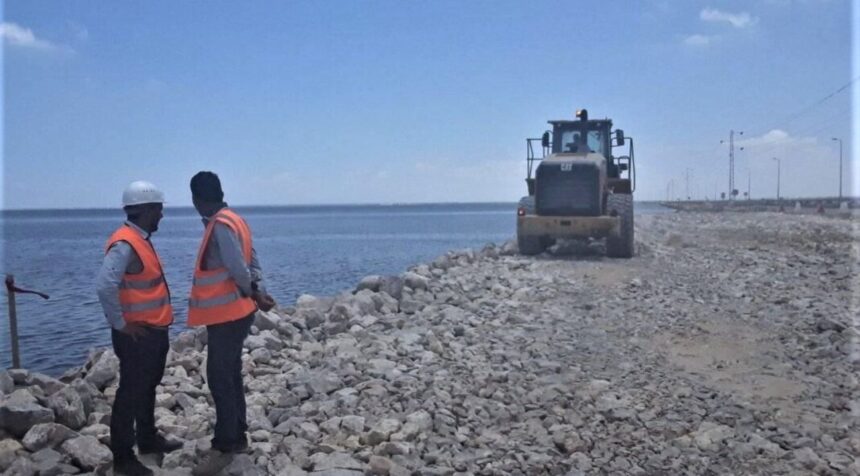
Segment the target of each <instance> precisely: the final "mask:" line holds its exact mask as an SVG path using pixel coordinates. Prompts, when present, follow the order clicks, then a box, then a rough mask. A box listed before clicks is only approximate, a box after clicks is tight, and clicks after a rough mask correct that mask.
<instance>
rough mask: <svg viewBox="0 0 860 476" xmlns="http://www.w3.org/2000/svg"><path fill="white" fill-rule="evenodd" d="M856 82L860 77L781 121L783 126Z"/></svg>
mask: <svg viewBox="0 0 860 476" xmlns="http://www.w3.org/2000/svg"><path fill="white" fill-rule="evenodd" d="M858 80H860V76H857V77H856V78H854V79H852V80H851V81H848V82H847V83H845V84H843V85H842V86H839V87H838V88H836V90H834V91H832V92H831V93H829V94H827V95H826V96H824V97H822V98H821V99H819V100H817V101H815V102H814V103H812V104H810V105H808V106H806V107H804V108H803V109H801V110H800V111H798V112H796V113H794V114H792V115H790V116H789V117H788V118H786V119H785V120H784V121H783V125H786V124H788V123H790V122H792V121H795V120H797V119H798V118H800V117H803V116H804V115H806V113H808V112H809V111H811V110H812V109H815V108H816V107H818V106H820V105H822V104H824V103H825V102H827V101H828V100H830V99H831V98H833V97H834V96H836V95H837V94H839V93H841V92H843V91H847V90H848V89H849V88H850V87H851V86H852V85H853V84H854V83H856V82H857V81H858ZM770 129H774V128H773V127H771V128H770ZM764 132H766V131H764ZM758 134H759V133H758V132H757V133H756V134H751V135H758Z"/></svg>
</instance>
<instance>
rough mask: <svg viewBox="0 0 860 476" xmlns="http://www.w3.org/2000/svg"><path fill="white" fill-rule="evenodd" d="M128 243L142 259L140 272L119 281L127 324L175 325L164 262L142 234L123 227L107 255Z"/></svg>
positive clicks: (120, 296)
mask: <svg viewBox="0 0 860 476" xmlns="http://www.w3.org/2000/svg"><path fill="white" fill-rule="evenodd" d="M120 241H122V242H125V243H127V244H128V245H129V246H131V248H132V249H133V250H134V252H135V254H136V255H137V257H138V258H139V259H140V262H141V264H142V265H143V269H142V270H141V272H140V273H136V274H130V273H125V274H124V275H123V277H122V280H121V281H120V282H119V286H118V287H119V302H120V308H121V310H122V317H123V320H125V322H130V323H137V324H146V325H150V326H158V327H165V326H169V325H170V324H172V323H173V307H172V306H171V305H170V289H169V288H168V287H167V281H166V280H165V279H164V271H163V268H162V267H161V261H160V260H159V259H158V254H156V252H155V249H154V248H153V247H152V244H150V243H149V242H148V241H146V240H145V239H144V238H143V237H142V236H140V233H138V232H137V231H136V230H134V229H132V228H131V227H129V226H127V225H123V226H121V227H120V228H119V229H117V230H116V231H115V232H114V233H113V235H111V237H110V238H109V239H108V242H107V245H106V247H105V252H107V251H108V250H110V248H111V247H112V246H113V245H114V244H116V243H118V242H120Z"/></svg>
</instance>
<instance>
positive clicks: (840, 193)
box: [833, 137, 842, 201]
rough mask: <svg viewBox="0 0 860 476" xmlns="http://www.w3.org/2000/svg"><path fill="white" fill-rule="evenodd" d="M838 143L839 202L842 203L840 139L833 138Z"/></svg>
mask: <svg viewBox="0 0 860 476" xmlns="http://www.w3.org/2000/svg"><path fill="white" fill-rule="evenodd" d="M833 140H838V141H839V201H842V139H840V138H838V137H834V138H833Z"/></svg>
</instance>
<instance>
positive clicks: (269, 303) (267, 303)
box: [251, 291, 275, 312]
mask: <svg viewBox="0 0 860 476" xmlns="http://www.w3.org/2000/svg"><path fill="white" fill-rule="evenodd" d="M251 297H253V298H254V302H256V303H257V307H259V308H260V310H261V311H263V312H269V311H271V310H272V308H274V307H275V300H274V299H273V298H272V296H269V295H268V294H266V293H263V292H260V291H255V292H254V295H253V296H251Z"/></svg>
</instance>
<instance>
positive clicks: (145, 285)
mask: <svg viewBox="0 0 860 476" xmlns="http://www.w3.org/2000/svg"><path fill="white" fill-rule="evenodd" d="M163 282H164V276H159V277H157V278H155V279H150V280H148V281H128V280H125V279H123V280H122V281H120V282H119V288H120V289H149V288H154V287H156V286H158V285H159V284H161V283H163Z"/></svg>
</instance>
